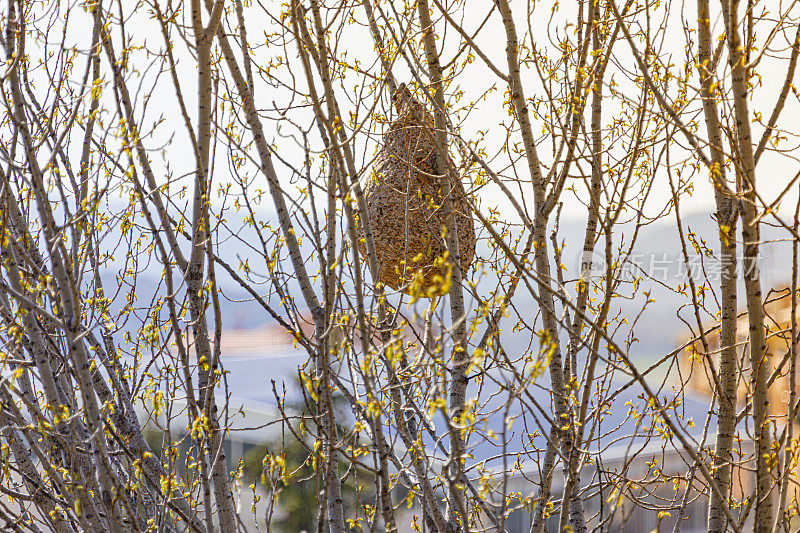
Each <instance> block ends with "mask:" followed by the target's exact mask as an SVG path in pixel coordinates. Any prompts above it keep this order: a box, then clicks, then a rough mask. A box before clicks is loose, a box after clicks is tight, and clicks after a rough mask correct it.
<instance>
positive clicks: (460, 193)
mask: <svg viewBox="0 0 800 533" xmlns="http://www.w3.org/2000/svg"><path fill="white" fill-rule="evenodd" d="M392 100H393V103H394V105H395V107H396V108H397V111H398V114H399V117H398V118H397V119H396V120H394V121H393V122H391V123H390V124H389V129H388V130H387V131H386V133H384V135H383V146H382V147H381V150H380V151H379V152H378V155H377V157H376V159H375V164H374V166H373V172H372V173H371V175H370V177H369V179H368V182H367V184H366V186H365V188H364V195H365V197H366V202H367V214H368V216H369V221H370V225H371V228H372V236H373V239H374V242H375V251H376V253H377V262H378V278H379V280H380V281H381V283H383V284H384V285H386V286H388V287H391V288H392V289H397V290H402V291H403V292H405V293H407V294H411V295H412V296H416V297H423V296H433V295H434V294H444V293H446V292H447V291H448V290H449V284H450V282H449V278H450V272H451V271H452V266H453V265H452V263H451V261H450V258H449V256H448V253H447V252H446V247H445V232H446V229H445V228H446V224H447V222H446V215H447V204H446V203H445V196H444V194H445V187H444V185H445V182H444V180H445V179H449V178H447V177H446V175H445V172H443V171H439V169H438V168H437V164H436V162H437V158H436V146H435V143H434V137H433V132H434V126H433V117H431V115H430V113H428V111H427V110H426V109H425V106H423V105H422V104H421V103H420V102H419V101H418V100H416V99H415V98H414V97H413V96H412V95H411V92H410V91H409V90H408V88H406V86H405V84H403V85H401V86H400V88H399V89H398V90H397V92H396V93H395V94H394V95H393V97H392ZM450 196H451V198H450V200H451V201H450V206H451V207H452V209H453V215H454V216H455V225H456V230H457V233H458V247H459V256H460V261H459V264H460V265H461V271H462V272H466V271H467V269H468V268H469V267H470V265H471V264H472V260H473V258H474V256H475V228H474V226H473V222H472V214H471V212H470V208H469V203H468V199H467V195H466V192H465V190H464V186H463V185H462V184H461V181H460V180H450ZM361 230H362V231H361V234H360V237H363V236H364V235H363V228H361ZM359 249H360V251H361V254H362V255H366V248H365V246H364V242H363V241H360V242H359Z"/></svg>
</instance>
